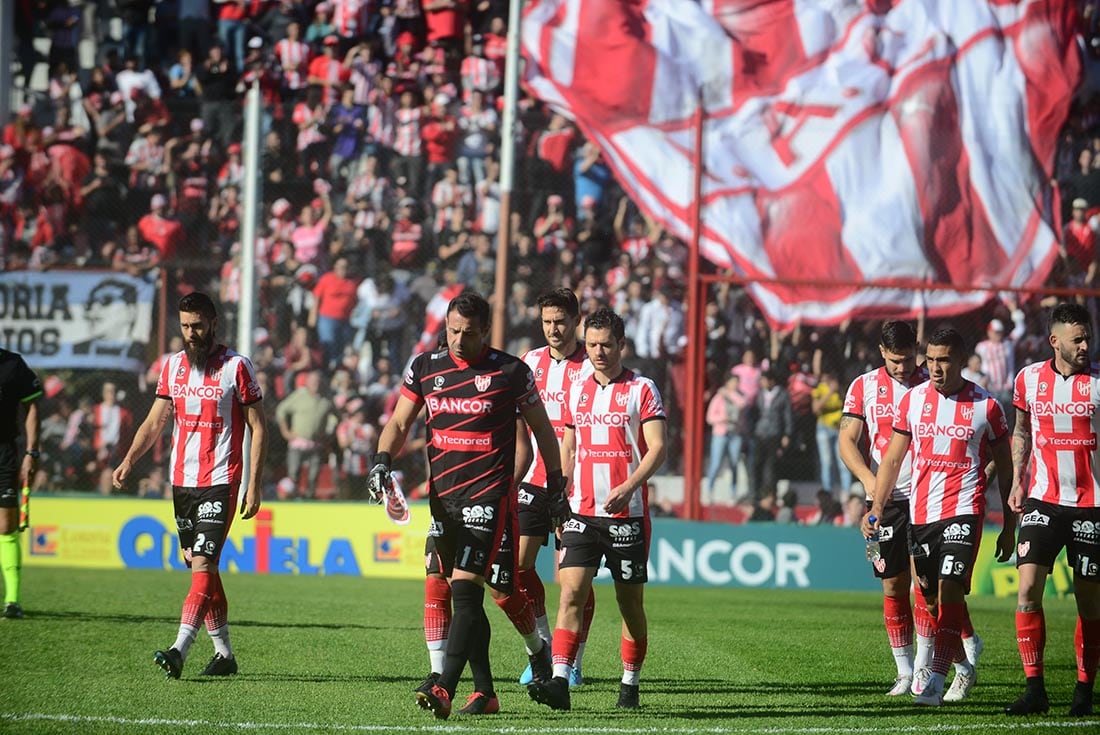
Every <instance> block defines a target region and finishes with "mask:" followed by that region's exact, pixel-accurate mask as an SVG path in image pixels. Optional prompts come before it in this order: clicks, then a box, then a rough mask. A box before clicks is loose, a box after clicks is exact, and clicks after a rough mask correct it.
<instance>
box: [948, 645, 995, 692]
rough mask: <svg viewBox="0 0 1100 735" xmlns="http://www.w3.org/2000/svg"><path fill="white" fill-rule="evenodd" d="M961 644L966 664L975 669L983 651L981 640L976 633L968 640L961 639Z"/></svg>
mask: <svg viewBox="0 0 1100 735" xmlns="http://www.w3.org/2000/svg"><path fill="white" fill-rule="evenodd" d="M962 642H963V651H965V652H966V661H967V663H969V664H970V665H971V666H973V667H975V668H977V666H978V658H979V657H980V656H981V655H982V651H983V650H984V649H985V644H984V643H982V639H981V638H980V637H978V634H977V633H975V634H974V635H973V636H971V637H970V638H963V640H962ZM945 698H946V697H945Z"/></svg>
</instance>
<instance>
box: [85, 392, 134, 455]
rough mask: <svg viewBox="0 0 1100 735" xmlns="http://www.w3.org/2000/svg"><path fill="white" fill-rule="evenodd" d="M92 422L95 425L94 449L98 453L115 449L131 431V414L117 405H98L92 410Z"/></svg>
mask: <svg viewBox="0 0 1100 735" xmlns="http://www.w3.org/2000/svg"><path fill="white" fill-rule="evenodd" d="M92 422H93V424H94V425H95V433H94V434H93V435H92V447H93V448H94V449H95V450H96V451H99V450H106V449H113V448H114V447H116V446H118V445H119V444H120V443H121V442H122V440H123V439H124V438H125V435H126V434H128V433H129V431H130V423H131V422H130V412H129V411H128V410H127V409H126V408H124V407H122V406H120V405H118V404H117V403H116V404H114V405H111V406H108V405H107V404H105V403H97V404H95V406H94V407H93V408H92Z"/></svg>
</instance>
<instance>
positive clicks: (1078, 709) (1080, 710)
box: [1067, 681, 1092, 717]
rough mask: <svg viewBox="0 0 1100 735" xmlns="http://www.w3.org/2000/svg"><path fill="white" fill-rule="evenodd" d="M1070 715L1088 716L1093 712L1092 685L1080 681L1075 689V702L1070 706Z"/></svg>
mask: <svg viewBox="0 0 1100 735" xmlns="http://www.w3.org/2000/svg"><path fill="white" fill-rule="evenodd" d="M1067 714H1068V715H1069V716H1070V717H1088V716H1089V715H1091V714H1092V685H1091V684H1089V683H1088V682H1084V681H1079V682H1077V686H1076V687H1075V688H1074V690H1073V703H1072V704H1070V706H1069V712H1068V713H1067Z"/></svg>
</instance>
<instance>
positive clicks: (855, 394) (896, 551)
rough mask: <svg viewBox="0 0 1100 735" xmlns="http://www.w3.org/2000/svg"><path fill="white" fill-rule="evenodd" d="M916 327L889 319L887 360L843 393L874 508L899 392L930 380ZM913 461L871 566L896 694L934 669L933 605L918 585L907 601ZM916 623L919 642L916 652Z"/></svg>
mask: <svg viewBox="0 0 1100 735" xmlns="http://www.w3.org/2000/svg"><path fill="white" fill-rule="evenodd" d="M917 341H918V340H917V333H916V332H915V331H914V330H913V328H912V327H911V326H910V325H909V324H908V323H907V322H902V321H888V322H884V323H883V325H882V330H881V332H880V335H879V345H878V348H879V352H880V353H881V354H882V359H883V362H884V365H883V366H882V367H880V368H878V369H876V370H872V371H870V372H868V373H864V374H863V375H861V376H859V377H858V378H856V379H855V380H854V381H852V384H851V385H850V386H849V387H848V394H847V396H845V399H844V416H843V418H842V419H841V421H840V438H839V442H840V457H841V459H842V460H843V461H844V464H845V465H846V466H847V467H848V469H849V471H851V473H852V474H853V475H854V476H855V477H857V478H858V479H859V481H860V482H861V483H862V484H863V488H864V491H865V492H866V493H867V507H868V510H870V506H871V501H872V496H873V494H874V490H875V473H876V472H877V471H878V467H879V464H880V462H881V461H882V454H883V452H885V451H886V447H887V446H888V445H889V443H890V435H891V433H893V430H894V428H893V424H894V417H895V415H896V413H897V406H898V404H899V403H900V402H901V397H902V396H903V395H904V394H905V392H906V391H907V390H909V389H910V388H912V387H914V386H916V385H920V384H921V383H923V382H925V381H926V380H928V371H927V370H926V369H925V368H924V366H920V367H917ZM864 428H866V431H867V437H868V440H869V441H868V443H869V455H870V456H869V461H868V457H867V455H865V453H864V450H863V448H862V447H863V432H864ZM911 475H912V462H911V460H910V459H909V455H906V456H905V457H904V458H903V459H902V464H901V469H900V470H899V471H898V479H897V484H896V485H895V487H894V489H893V492H892V493H891V494H890V497H889V498H888V500H887V502H886V504H885V505H884V506H883V510H882V515H881V516H879V542H880V546H881V550H882V556H881V558H880V559H878V560H877V561H875V562H874V574H875V576H876V577H878V578H879V579H881V580H882V594H883V620H884V621H885V623H886V635H887V638H888V640H889V641H890V649H891V651H892V652H893V654H894V663H895V664H896V666H897V677H896V678H895V679H894V686H893V687H892V688H891V689H890V691H888V692H887V693H886V694H887V695H888V696H891V697H896V696H902V695H906V694H909V693H910V692H912V693H913V694H919V693H920V689H921V687H922V686H923V685H924V682H925V681H927V679H928V675H929V674H930V673H931V672H930V670H929V668H928V665H929V663H930V662H931V660H932V647H933V644H934V643H935V636H936V621H935V619H934V618H933V617H932V616H931V615H930V614H929V613H928V608H927V606H926V603H925V599H924V596H923V595H922V594H921V591H920V588H919V587H918V588H917V600H916V605H914V606H912V607H910V598H909V590H910V588H911V587H912V585H913V577H912V574H911V572H910V567H911V560H910V556H909V525H910V523H909V520H910V519H909V494H910V477H911ZM969 621H970V616H969V615H967V617H966V623H965V624H964V626H963V633H962V634H963V648H964V649H965V650H966V658H967V660H968V661H969V662H970V663H971V664H972V665H974V666H977V665H978V657H979V656H980V655H981V651H982V641H981V638H979V637H978V636H977V635H975V634H974V629H973V627H971V626H970V624H969ZM914 623H915V624H916V625H915V627H916V634H917V650H916V656H915V657H914V654H913V632H914Z"/></svg>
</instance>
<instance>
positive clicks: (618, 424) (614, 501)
mask: <svg viewBox="0 0 1100 735" xmlns="http://www.w3.org/2000/svg"><path fill="white" fill-rule="evenodd" d="M584 344H585V350H586V351H587V353H588V359H589V360H591V361H592V367H593V368H594V372H593V374H592V375H590V376H589V377H588V378H586V379H585V380H584V381H581V382H578V383H574V384H573V385H571V386H570V388H569V393H568V395H567V396H566V405H565V413H564V415H563V419H564V422H565V436H564V438H563V440H562V448H561V453H562V460H563V462H562V464H563V467H564V469H565V471H566V473H567V476H569V478H570V479H571V481H572V489H571V491H570V493H569V508H567V509H566V508H562V509H558V508H556V507H555V503H554V501H553V499H551V504H550V512H551V515H553V516H555V517H559V518H560V517H564V516H566V515H568V520H567V521H566V522H565V524H564V526H563V527H562V533H561V545H562V550H561V555H560V557H559V560H558V578H559V580H560V582H561V600H560V605H559V607H558V617H557V627H556V629H555V630H554V644H553V646H554V678H553V679H551V680H550V681H549V682H539V681H534V682H532V683H531V684H530V685H528V687H527V691H528V693H529V694H530V696H531V698H532V699H534V700H535V701H536V702H539V703H540V704H545V705H548V706H549V707H551V708H552V709H560V710H567V709H569V707H570V700H569V678H568V677H569V673H570V671H571V670H572V664H573V660H574V658H575V657H576V654H577V646H578V644H579V642H580V639H579V637H578V634H579V633H580V629H581V622H582V615H583V613H582V610H583V607H584V604H585V600H587V599H588V594H589V591H590V588H591V587H592V579H593V578H594V577H595V576H596V570H597V569H598V568H599V565H600V562H601V561H605V560H606V561H605V563H606V565H607V567H608V569H609V570H610V571H611V577H612V579H614V581H615V597H616V599H617V601H618V603H619V611H620V613H621V614H622V621H623V622H622V640H621V652H622V661H623V677H622V680H621V684H620V685H619V701H618V706H619V707H625V708H636V707H637V706H638V679H639V676H640V674H641V670H642V664H643V662H644V661H645V654H646V647H647V642H648V635H649V634H648V624H647V621H646V614H645V607H644V605H643V598H642V593H643V590H644V584H645V582H646V580H647V579H648V569H647V560H648V558H649V533H650V526H649V509H648V497H647V496H648V494H649V493H648V487H647V486H646V481H647V480H648V479H649V478H650V477H652V476H653V473H654V472H656V471H657V469H658V468H660V466H661V464H662V463H663V462H664V460H665V436H666V421H667V419H666V416H665V408H664V405H663V403H662V402H661V394H660V393H659V392H658V391H657V386H656V385H655V384H654V383H653V381H652V380H650V379H649V378H645V377H642V376H641V375H638V374H637V373H635V372H634V371H633V370H630V369H628V368H626V367H624V366H623V363H622V354H623V350H624V349H625V347H626V337H625V328H624V325H623V320H622V318H620V317H619V315H618V314H616V313H615V312H614V311H612V310H611V309H608V308H601V309H599V310H597V311H596V312H594V313H593V314H591V315H589V317H588V318H587V319H586V320H585V324H584Z"/></svg>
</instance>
